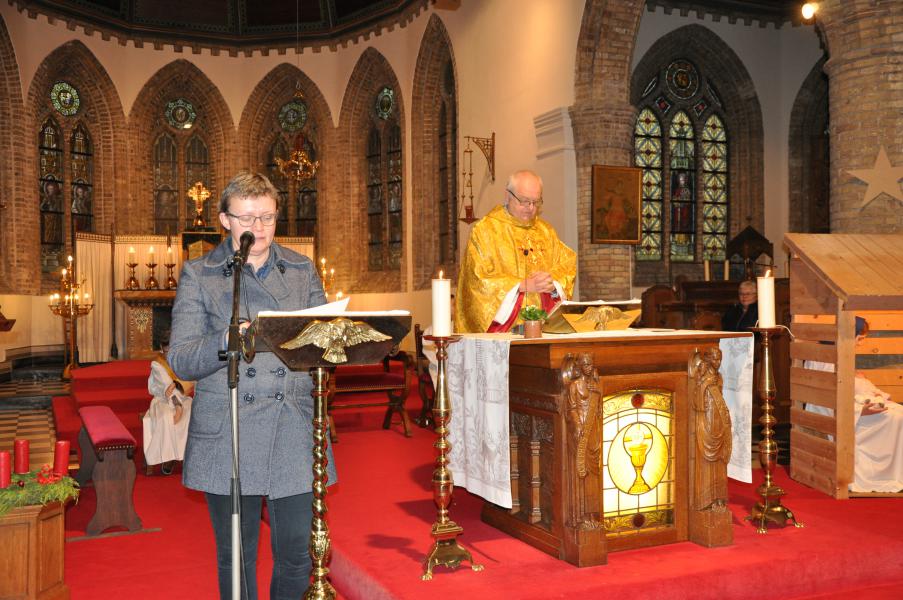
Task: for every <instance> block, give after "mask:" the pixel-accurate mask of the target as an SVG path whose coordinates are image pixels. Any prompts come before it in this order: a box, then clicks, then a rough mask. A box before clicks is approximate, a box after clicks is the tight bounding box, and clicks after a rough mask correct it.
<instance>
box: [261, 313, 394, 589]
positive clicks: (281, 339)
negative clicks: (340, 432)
mask: <svg viewBox="0 0 903 600" xmlns="http://www.w3.org/2000/svg"><path fill="white" fill-rule="evenodd" d="M410 329H411V315H410V313H408V312H406V311H389V312H378V313H371V312H346V313H342V314H333V315H316V316H315V315H303V316H302V315H298V314H296V313H295V314H293V313H278V312H268V313H265V312H262V313H260V314H259V315H258V316H257V319H256V320H255V321H254V323H253V324H252V325H251V327H250V328H248V332H247V335H246V337H245V340H244V344H245V348H244V353H245V359H246V360H247V361H248V362H251V361H252V360H253V359H254V354H255V352H257V351H259V352H273V353H274V354H276V356H277V357H279V360H281V361H282V362H283V363H285V366H287V367H288V368H289V369H291V370H293V371H302V370H309V371H310V374H311V377H312V378H313V380H314V389H313V391H312V392H311V395H312V396H313V399H314V412H313V440H314V443H313V520H312V521H311V535H310V558H311V563H312V566H313V569H312V571H311V574H312V576H313V581H312V582H311V585H310V587H309V588H308V590H307V593H306V594H305V598H317V599H321V598H335V590H334V589H333V587H332V585H331V584H330V583H329V581H328V580H327V578H326V576H327V574H328V573H329V568H328V567H327V564H328V562H329V553H330V542H329V528H328V526H327V524H326V484H327V479H328V476H327V474H326V439H327V437H328V433H329V423H328V415H327V413H326V396H327V393H328V388H327V383H328V382H329V375H330V373H331V370H332V369H333V368H335V367H336V366H337V365H358V364H372V363H375V362H379V361H381V360H382V359H383V358H384V357H385V356H386V355H387V354H389V352H391V350H392V348H393V347H395V346H397V345H398V344H399V343H400V342H401V340H402V338H404V336H405V335H407V333H408V331H410Z"/></svg>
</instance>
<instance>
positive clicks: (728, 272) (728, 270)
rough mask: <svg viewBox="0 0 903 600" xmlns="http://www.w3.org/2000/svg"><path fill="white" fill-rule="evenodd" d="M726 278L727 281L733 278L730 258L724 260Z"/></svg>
mask: <svg viewBox="0 0 903 600" xmlns="http://www.w3.org/2000/svg"><path fill="white" fill-rule="evenodd" d="M724 280H725V281H730V280H731V261H730V259H727V260H725V261H724Z"/></svg>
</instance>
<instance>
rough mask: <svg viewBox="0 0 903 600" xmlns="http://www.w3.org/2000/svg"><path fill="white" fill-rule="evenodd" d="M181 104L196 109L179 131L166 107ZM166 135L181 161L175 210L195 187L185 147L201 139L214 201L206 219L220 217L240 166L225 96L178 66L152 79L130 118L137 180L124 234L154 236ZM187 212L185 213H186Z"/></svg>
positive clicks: (183, 64)
mask: <svg viewBox="0 0 903 600" xmlns="http://www.w3.org/2000/svg"><path fill="white" fill-rule="evenodd" d="M179 99H181V100H184V101H185V102H187V103H190V104H191V107H192V108H193V109H194V112H195V119H194V121H193V123H192V124H191V126H190V127H180V128H175V127H173V126H171V125H170V124H169V122H168V119H167V117H166V115H165V110H166V108H167V104H169V103H170V102H173V101H176V100H179ZM164 132H166V133H168V134H169V135H170V136H172V138H173V140H174V141H175V143H176V147H177V153H178V157H179V158H177V163H178V164H179V165H180V166H179V167H178V173H177V174H176V183H175V187H176V188H177V189H176V190H175V192H173V193H175V194H176V197H177V204H179V203H182V204H183V205H184V203H183V200H184V198H185V195H186V193H187V189H188V187H189V186H190V185H192V184H193V183H194V181H191V182H189V181H188V177H189V175H190V174H189V173H188V170H187V168H186V166H185V163H186V161H185V155H186V153H187V144H188V141H189V140H190V139H191V137H192V136H194V135H196V134H198V133H200V134H201V135H202V137H203V139H204V141H205V143H206V145H207V151H208V155H209V157H210V168H209V174H208V180H207V181H206V182H205V183H204V184H205V185H206V187H207V188H208V189H209V190H210V192H211V198H212V200H208V201H207V202H208V207H207V211H208V214H209V213H210V211H213V212H215V211H216V207H215V204H216V201H215V199H216V198H217V197H218V195H219V191H220V190H222V189H223V187H225V185H226V183H227V182H228V180H229V179H230V178H231V177H232V175H234V173H233V171H234V170H235V163H236V162H237V160H236V153H235V140H236V132H235V124H234V122H233V120H232V115H231V113H230V112H229V108H228V106H227V105H226V101H225V99H224V98H223V95H222V93H220V91H219V89H218V88H217V87H216V86H215V85H214V84H213V82H212V81H210V79H209V78H208V77H207V75H205V74H204V73H203V72H202V71H201V70H200V69H198V68H197V67H196V66H195V65H194V64H192V63H191V62H189V61H187V60H185V59H178V60H174V61H173V62H171V63H169V64H167V65H165V66H163V67H162V68H160V69H159V70H158V71H157V72H156V73H154V74H153V75H152V76H151V77H150V79H148V81H147V83H145V84H144V86H143V87H142V88H141V91H140V92H139V93H138V96H137V98H136V99H135V103H134V104H133V105H132V110H131V112H130V113H129V152H130V155H129V158H130V161H131V164H132V172H133V173H136V174H137V176H135V177H132V178H131V181H130V185H131V187H130V194H131V197H130V198H129V199H128V201H127V202H125V203H124V205H125V206H124V207H123V208H122V210H121V211H120V213H119V216H120V217H125V215H126V214H128V215H129V219H128V225H127V226H128V228H129V229H128V230H127V231H126V230H125V228H124V227H125V226H124V227H123V228H120V230H121V232H122V233H137V232H144V231H153V230H154V212H153V208H154V203H155V202H156V201H157V199H156V198H155V193H154V190H155V189H156V185H155V182H154V173H153V168H152V160H153V158H152V157H153V148H154V144H156V142H157V140H158V139H159V136H160V134H161V133H164ZM186 208H187V207H186ZM186 208H183V209H181V212H183V213H184V212H185V210H186ZM180 218H181V219H185V218H186V215H184V214H181V215H180ZM158 227H159V225H158ZM172 233H175V232H172Z"/></svg>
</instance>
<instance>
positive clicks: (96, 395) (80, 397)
mask: <svg viewBox="0 0 903 600" xmlns="http://www.w3.org/2000/svg"><path fill="white" fill-rule="evenodd" d="M116 384H117V387H115V388H107V389H104V390H93V391H90V392H79V393H75V394H74V396H75V402H76V404H77V405H78V407H79V408H82V407H85V406H109V407H110V408H112V409H113V412H115V413H120V412H129V411H130V412H140V411H145V410H147V408H148V407H149V406H150V401H151V395H150V394H148V393H147V380H145V382H144V385H145V387H144V388H134V387H131V388H128V387H119V382H116Z"/></svg>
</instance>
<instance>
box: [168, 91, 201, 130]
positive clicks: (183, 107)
mask: <svg viewBox="0 0 903 600" xmlns="http://www.w3.org/2000/svg"><path fill="white" fill-rule="evenodd" d="M163 116H164V117H166V121H167V122H168V123H169V124H170V126H172V127H174V128H175V129H191V127H192V126H193V125H194V121H195V119H197V116H198V115H197V112H195V110H194V106H193V105H192V104H191V102H189V101H188V100H185V99H184V98H177V99H175V100H173V101H172V102H169V103H167V104H166V108H165V109H163Z"/></svg>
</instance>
